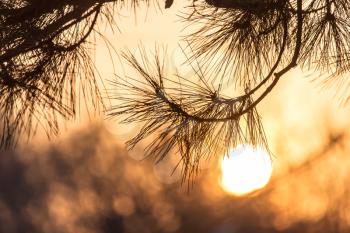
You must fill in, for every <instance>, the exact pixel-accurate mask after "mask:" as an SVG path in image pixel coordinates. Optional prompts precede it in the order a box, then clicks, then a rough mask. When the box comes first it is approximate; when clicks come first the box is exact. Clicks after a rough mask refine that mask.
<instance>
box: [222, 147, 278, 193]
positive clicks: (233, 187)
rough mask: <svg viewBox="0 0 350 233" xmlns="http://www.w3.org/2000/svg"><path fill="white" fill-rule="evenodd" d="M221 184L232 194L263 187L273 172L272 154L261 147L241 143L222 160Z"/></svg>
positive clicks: (248, 191)
mask: <svg viewBox="0 0 350 233" xmlns="http://www.w3.org/2000/svg"><path fill="white" fill-rule="evenodd" d="M221 171H222V174H221V180H220V183H221V186H222V188H223V189H224V190H225V191H227V192H228V193H230V194H233V195H236V196H241V195H244V194H247V193H250V192H252V191H254V190H257V189H260V188H263V187H264V186H265V185H266V184H267V183H268V182H269V179H270V176H271V173H272V166H271V159H270V156H269V155H268V154H267V153H266V152H264V151H263V150H261V149H259V148H253V147H252V146H250V145H240V146H238V147H237V148H235V149H234V150H232V151H231V152H230V153H229V155H227V156H225V158H224V159H223V160H222V162H221Z"/></svg>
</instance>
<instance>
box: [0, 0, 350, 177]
mask: <svg viewBox="0 0 350 233" xmlns="http://www.w3.org/2000/svg"><path fill="white" fill-rule="evenodd" d="M144 1H146V2H148V1H147V0H144ZM139 2H141V0H140V1H139V0H129V1H126V0H125V1H123V0H120V1H118V0H114V1H113V0H86V1H79V0H52V1H44V0H16V1H9V0H0V12H1V13H0V27H1V35H0V42H1V44H2V47H1V52H0V72H1V78H0V92H1V96H0V117H1V119H2V120H1V123H0V126H1V127H2V132H1V134H0V136H1V140H0V144H1V145H2V146H4V145H5V146H8V145H10V144H11V143H13V141H14V138H15V137H16V136H15V135H18V134H20V133H22V132H24V131H27V133H29V134H30V132H31V130H32V129H35V126H33V124H34V122H38V123H40V124H43V125H44V126H45V127H46V128H47V129H48V131H53V132H55V131H57V130H58V129H57V116H63V117H65V118H69V117H72V116H74V115H75V114H76V99H77V97H76V92H77V89H78V88H80V89H81V90H83V93H85V98H87V99H88V100H90V101H92V103H93V104H94V105H95V106H97V105H98V104H99V103H101V101H100V94H99V90H98V88H97V85H96V80H95V76H94V66H93V63H92V62H91V59H90V58H91V55H90V52H89V51H90V47H91V46H90V44H89V43H88V38H89V36H90V35H91V33H93V32H96V30H97V27H96V22H97V21H98V20H99V19H100V18H101V17H105V18H106V19H107V20H108V21H110V22H112V21H113V17H114V15H113V9H118V8H116V7H118V6H119V5H120V4H122V5H123V4H129V5H132V6H138V4H139ZM164 3H165V5H164V6H165V8H168V7H171V5H172V4H173V1H168V0H167V1H162V4H164ZM349 3H350V1H349V0H196V1H193V2H192V4H191V6H190V9H191V12H190V13H188V11H186V14H185V15H184V16H183V18H184V20H185V21H186V22H187V23H188V24H189V25H197V27H196V28H197V29H195V30H194V31H193V32H191V33H190V34H189V35H187V36H186V37H185V39H184V40H185V41H186V42H187V43H188V48H187V49H186V51H187V53H186V55H187V58H188V63H189V65H191V64H193V63H196V64H198V67H197V68H194V67H193V69H194V71H195V74H196V75H195V76H196V77H193V80H192V79H191V78H189V77H176V78H175V79H174V78H172V77H166V76H165V74H164V72H163V64H162V58H161V57H160V56H158V55H157V56H155V57H153V58H150V57H148V55H147V54H146V53H145V52H143V53H142V56H143V58H144V59H143V61H138V60H137V59H136V58H135V56H134V55H133V54H129V53H126V54H125V58H126V61H127V62H128V63H129V64H130V65H131V66H132V67H133V68H134V69H135V70H136V71H137V72H138V73H139V74H140V77H119V78H118V79H117V80H116V81H115V86H116V88H118V89H119V90H120V89H122V90H125V91H126V92H127V93H128V94H124V95H123V96H118V97H116V98H117V99H118V100H120V101H122V102H123V103H122V104H120V105H117V106H113V107H112V109H111V110H110V112H109V114H110V115H111V116H117V115H123V116H126V120H124V122H125V123H133V122H142V123H143V124H144V127H143V128H142V129H141V131H140V132H139V133H138V135H137V136H136V137H135V138H133V139H131V140H130V141H129V143H128V145H129V146H130V148H132V147H133V146H135V145H136V144H137V143H138V142H139V141H141V140H143V139H145V138H146V137H148V136H151V135H155V139H154V141H153V143H151V144H150V145H149V147H148V148H147V149H146V155H152V156H156V157H157V160H161V159H163V158H164V157H165V156H167V154H168V153H170V151H173V150H176V151H178V152H179V153H180V154H181V158H182V163H183V165H184V166H183V168H184V170H183V171H184V177H185V178H187V177H188V176H189V175H192V174H195V173H196V172H197V169H198V164H199V161H200V160H201V159H205V158H208V157H210V156H212V155H218V154H224V153H226V152H227V151H228V150H230V149H231V148H232V147H235V146H236V145H237V144H239V143H250V144H253V145H255V146H258V145H260V146H263V147H265V148H266V149H268V145H267V142H266V137H265V134H264V130H263V127H262V124H261V119H260V116H259V114H258V112H257V110H256V107H257V105H258V104H259V103H260V102H261V101H262V100H263V99H264V98H265V97H266V96H267V95H268V94H269V93H270V92H271V90H272V89H273V88H274V87H275V86H276V84H277V83H278V81H279V80H280V79H281V77H283V76H284V75H285V74H286V73H287V72H289V71H290V70H291V69H293V68H294V67H296V66H297V65H299V66H300V67H302V68H304V69H310V70H315V71H318V72H320V73H322V74H325V75H327V77H330V78H331V79H332V80H333V79H336V77H342V76H343V75H344V74H346V73H347V72H348V69H349V65H350V60H349V51H348V50H349V48H350V46H349V45H350V30H349V29H350V27H349V26H350V25H349V20H348V18H349V16H350V7H349ZM198 25H201V27H200V28H199V29H198ZM145 61H146V63H147V64H149V66H148V65H147V64H146V65H145ZM152 67H155V68H154V69H152ZM213 74H214V77H213ZM175 76H176V75H175ZM194 79H196V80H199V82H195V81H194ZM213 79H214V80H220V81H221V82H222V81H223V80H233V82H234V83H235V87H236V88H241V89H243V92H242V94H241V95H239V96H224V95H223V93H222V90H221V88H222V85H220V84H219V85H214V84H213V83H215V82H212V80H213ZM174 80H176V81H174ZM91 93H92V94H93V95H91ZM89 96H93V98H89ZM49 134H50V133H49Z"/></svg>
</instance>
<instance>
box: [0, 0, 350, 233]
mask: <svg viewBox="0 0 350 233" xmlns="http://www.w3.org/2000/svg"><path fill="white" fill-rule="evenodd" d="M183 6H184V3H183V2H182V3H180V1H176V2H175V6H174V7H173V8H171V9H169V10H160V9H157V8H155V7H153V6H151V7H149V8H142V9H143V10H138V11H137V12H136V13H135V12H133V11H130V9H122V10H120V11H118V12H116V19H115V20H116V25H117V27H113V28H114V31H113V30H111V28H110V27H109V26H106V24H104V23H103V22H101V26H100V27H101V29H100V30H101V31H103V32H104V35H105V36H106V38H105V39H107V40H108V41H109V42H110V43H111V44H110V45H109V46H107V45H108V43H106V40H103V39H101V38H99V37H98V36H97V37H96V39H92V41H94V44H95V49H96V54H95V61H96V66H97V69H98V70H99V73H98V74H99V76H100V77H101V80H103V82H104V83H105V85H106V87H107V89H109V90H111V89H112V88H113V87H112V86H110V85H109V82H108V80H113V79H114V78H117V77H116V76H115V74H117V75H120V76H123V75H125V74H128V75H132V73H130V72H131V71H130V70H129V68H128V67H127V66H125V64H124V62H123V61H122V58H121V56H120V55H118V54H115V52H114V51H113V50H114V49H111V45H113V47H114V48H115V50H116V51H118V52H119V51H122V50H125V49H128V50H130V51H131V52H134V51H137V49H138V48H139V47H140V45H142V46H144V47H145V48H147V49H152V48H154V47H155V46H156V45H161V46H163V45H164V46H165V47H166V48H167V57H166V59H167V64H168V66H169V70H168V71H169V72H173V71H174V70H175V68H177V69H179V70H178V71H179V72H183V73H184V74H185V75H191V72H190V69H189V68H186V67H185V68H181V69H180V68H179V67H181V64H182V63H183V60H184V58H185V57H184V55H183V54H182V51H181V49H180V48H179V43H180V41H181V39H182V35H184V31H183V28H184V27H183V26H184V24H183V20H181V17H179V16H178V15H179V14H181V13H179V11H181V10H183ZM335 86H336V85H335ZM114 91H118V90H114ZM337 93H338V91H337V88H334V87H329V86H324V85H323V84H322V79H320V78H319V77H318V76H317V75H316V74H314V73H313V72H312V71H302V70H300V69H298V68H296V69H295V70H294V71H293V72H290V73H289V74H288V75H287V76H285V77H284V78H283V80H281V82H280V83H279V85H278V86H277V87H276V88H275V90H274V91H273V92H272V93H271V95H270V96H268V97H267V98H266V99H265V100H264V101H263V102H262V103H261V105H260V106H259V111H260V113H261V115H262V117H263V122H264V125H265V129H266V134H267V137H268V141H269V144H270V146H271V151H272V152H273V155H272V157H273V175H272V178H271V180H270V182H269V184H268V185H267V186H266V187H265V188H263V189H262V190H259V191H256V192H254V193H251V194H249V195H246V196H241V197H235V196H232V195H230V194H229V193H226V192H225V191H224V190H223V189H222V188H221V186H220V184H219V179H220V167H219V162H220V160H221V159H222V157H223V155H222V156H213V158H212V159H211V160H210V161H207V162H205V163H203V164H202V166H201V171H200V173H199V175H198V176H197V178H196V181H195V184H194V185H193V186H191V187H190V188H188V187H187V186H186V184H182V183H181V172H180V170H179V169H178V170H176V171H175V172H174V173H173V168H174V166H175V165H176V162H177V157H176V155H174V156H171V157H169V158H167V159H165V160H164V161H162V162H161V163H158V164H155V163H154V161H153V160H152V158H148V159H144V158H143V153H142V150H143V148H144V147H145V145H146V144H140V145H139V146H137V147H136V148H135V149H134V150H133V151H127V150H126V149H125V145H124V143H125V141H126V140H127V139H128V138H130V137H131V136H132V135H134V134H135V132H137V129H138V127H139V126H137V125H133V126H130V125H128V126H123V125H120V124H118V119H106V118H105V117H104V116H103V114H101V115H100V114H98V113H94V112H93V111H89V110H88V109H85V110H82V113H81V115H80V116H79V117H78V118H77V119H76V120H72V121H71V122H66V123H62V131H61V133H60V135H59V136H58V137H56V138H53V139H51V140H48V139H47V138H46V136H45V134H44V133H43V132H42V131H40V129H38V132H37V134H36V136H35V137H34V138H32V139H31V140H30V141H26V140H23V141H22V142H20V143H19V144H18V146H17V147H16V148H15V149H12V150H7V151H1V152H0V232H1V233H17V232H20V233H21V232H23V233H24V232H25V233H27V232H28V233H34V232H35V233H41V232H42V233H56V232H57V233H62V232H64V233H93V232H94V233H113V232H127V233H139V232H142V233H148V232H150V233H151V232H152V233H153V232H154V233H156V232H184V233H188V232H203V233H205V232H208V233H232V232H313V233H317V232H349V231H350V182H349V180H350V173H349V169H350V156H349V152H350V147H349V146H350V145H349V133H350V132H349V130H348V129H349V117H348V116H349V113H350V107H349V106H347V105H341V104H340V103H342V101H341V100H342V98H343V99H344V98H347V96H339V95H338V94H337ZM104 94H105V95H107V93H104ZM110 104H113V103H110V102H108V101H107V102H106V105H107V106H109V105H110ZM87 108H89V107H87Z"/></svg>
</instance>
